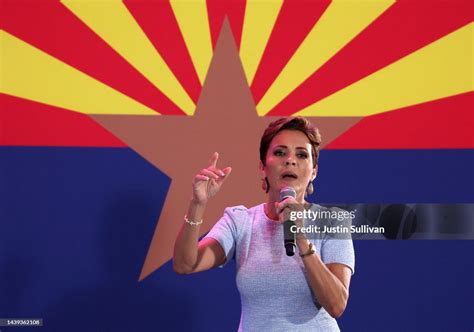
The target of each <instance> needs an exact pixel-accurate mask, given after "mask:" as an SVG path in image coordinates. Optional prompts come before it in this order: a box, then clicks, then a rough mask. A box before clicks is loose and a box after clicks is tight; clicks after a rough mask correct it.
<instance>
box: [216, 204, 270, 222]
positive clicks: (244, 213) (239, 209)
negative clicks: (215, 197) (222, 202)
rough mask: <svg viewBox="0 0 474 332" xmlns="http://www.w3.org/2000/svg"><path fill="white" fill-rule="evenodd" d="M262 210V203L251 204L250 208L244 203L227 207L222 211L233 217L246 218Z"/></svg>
mask: <svg viewBox="0 0 474 332" xmlns="http://www.w3.org/2000/svg"><path fill="white" fill-rule="evenodd" d="M262 210H263V204H259V205H256V206H252V207H250V208H248V207H246V206H245V205H235V206H229V207H227V208H226V209H225V211H224V213H225V214H228V215H230V216H231V217H233V219H247V218H250V217H252V216H254V215H255V214H258V213H260V212H261V211H262Z"/></svg>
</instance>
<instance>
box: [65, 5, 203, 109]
mask: <svg viewBox="0 0 474 332" xmlns="http://www.w3.org/2000/svg"><path fill="white" fill-rule="evenodd" d="M62 3H63V4H64V5H65V6H66V7H67V8H69V10H70V11H72V12H73V13H74V14H75V15H76V16H77V17H79V19H81V20H82V21H83V22H84V23H85V24H86V25H87V26H89V27H90V28H91V29H92V30H94V31H95V32H96V33H97V34H98V35H99V36H100V37H101V38H102V39H103V40H104V41H105V42H106V43H108V44H109V45H110V46H111V47H112V48H113V49H115V50H116V51H117V52H118V53H119V54H120V55H121V56H123V57H124V58H125V59H126V60H127V61H128V62H129V63H130V64H131V65H132V66H134V67H135V68H136V69H137V70H138V71H139V72H140V73H142V74H143V76H145V77H146V78H147V79H148V80H149V81H150V82H152V83H153V84H154V85H155V86H156V87H157V88H158V89H159V90H160V91H162V92H163V93H164V94H165V95H166V96H167V97H168V98H169V99H171V100H172V101H173V102H174V103H175V104H176V105H177V106H178V107H180V108H181V109H182V110H183V111H184V112H185V113H187V114H192V113H193V112H194V108H195V105H194V102H193V101H192V99H191V98H190V97H189V96H188V94H187V93H186V91H185V90H184V88H183V87H182V86H181V84H180V83H179V81H178V80H177V78H176V76H175V75H174V74H173V72H172V71H171V69H170V68H169V67H168V65H167V64H166V62H165V61H164V60H163V58H162V57H161V56H160V54H159V53H158V52H157V51H156V49H155V48H154V46H153V44H152V43H151V42H150V40H149V39H148V38H147V36H146V35H145V33H144V32H143V31H142V29H141V28H140V26H139V25H138V24H137V22H136V21H135V19H134V18H133V16H132V15H131V14H130V12H129V11H128V9H127V8H126V7H125V5H124V4H123V3H122V2H119V1H85V0H82V1H78V0H66V1H64V0H63V1H62Z"/></svg>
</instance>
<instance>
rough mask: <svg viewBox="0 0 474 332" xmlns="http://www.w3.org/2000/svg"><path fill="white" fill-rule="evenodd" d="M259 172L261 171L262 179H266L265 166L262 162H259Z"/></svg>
mask: <svg viewBox="0 0 474 332" xmlns="http://www.w3.org/2000/svg"><path fill="white" fill-rule="evenodd" d="M258 170H259V171H260V175H261V176H262V179H263V178H265V176H267V175H266V174H265V166H264V165H263V163H262V161H261V160H260V161H259V162H258Z"/></svg>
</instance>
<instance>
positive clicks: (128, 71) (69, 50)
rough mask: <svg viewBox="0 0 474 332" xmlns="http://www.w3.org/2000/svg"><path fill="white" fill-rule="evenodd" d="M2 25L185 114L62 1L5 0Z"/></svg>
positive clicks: (163, 108) (141, 97)
mask: <svg viewBox="0 0 474 332" xmlns="http://www.w3.org/2000/svg"><path fill="white" fill-rule="evenodd" d="M1 28H2V29H4V30H6V31H8V32H9V33H11V34H12V35H15V36H16V37H18V38H20V39H22V40H24V41H25V42H27V43H29V44H31V45H33V46H35V47H37V48H39V49H41V50H43V51H44V52H46V53H48V54H50V55H52V56H54V57H56V58H57V59H59V60H61V61H63V62H65V63H67V64H69V65H71V66H73V67H75V68H76V69H78V70H80V71H82V72H84V73H86V74H87V75H90V76H92V77H94V78H96V79H97V80H99V81H101V82H103V83H105V84H107V85H109V86H111V87H112V88H114V89H116V90H118V91H120V92H122V93H124V94H126V95H128V96H130V97H132V98H134V99H136V100H137V101H139V102H141V103H142V104H144V105H147V106H148V107H150V108H152V109H154V110H157V111H158V112H160V113H162V114H174V115H177V114H180V115H183V114H184V112H183V111H182V110H181V109H179V108H178V107H177V106H176V105H175V104H174V103H173V102H171V100H169V99H168V98H167V97H166V96H165V95H164V94H162V93H161V92H160V91H159V90H158V89H156V87H154V86H153V85H152V84H151V83H150V82H149V81H148V80H147V79H146V78H145V77H143V76H142V75H141V74H140V73H139V72H138V71H136V70H135V69H134V68H133V67H132V66H131V65H130V64H129V63H128V62H127V61H125V59H123V58H122V57H121V56H120V55H119V54H118V53H117V52H115V51H114V50H113V49H112V48H111V47H110V46H109V45H107V44H106V43H105V42H104V41H103V40H102V39H101V38H100V37H99V36H97V35H96V34H95V33H94V32H93V31H92V30H90V29H89V28H88V27H87V26H86V25H85V24H84V23H82V21H80V20H79V19H78V18H77V17H76V16H74V15H73V14H72V13H71V12H70V11H69V10H68V9H67V8H66V7H64V6H63V5H62V4H61V3H59V2H56V1H48V0H47V1H38V2H34V1H14V0H5V1H3V0H2V19H1ZM78 93H79V92H78Z"/></svg>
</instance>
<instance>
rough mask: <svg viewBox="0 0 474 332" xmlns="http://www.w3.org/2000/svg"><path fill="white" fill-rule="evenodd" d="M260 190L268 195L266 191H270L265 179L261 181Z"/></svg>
mask: <svg viewBox="0 0 474 332" xmlns="http://www.w3.org/2000/svg"><path fill="white" fill-rule="evenodd" d="M262 190H263V191H264V192H265V193H266V194H268V191H269V190H270V183H268V179H267V177H265V178H264V179H262Z"/></svg>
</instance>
